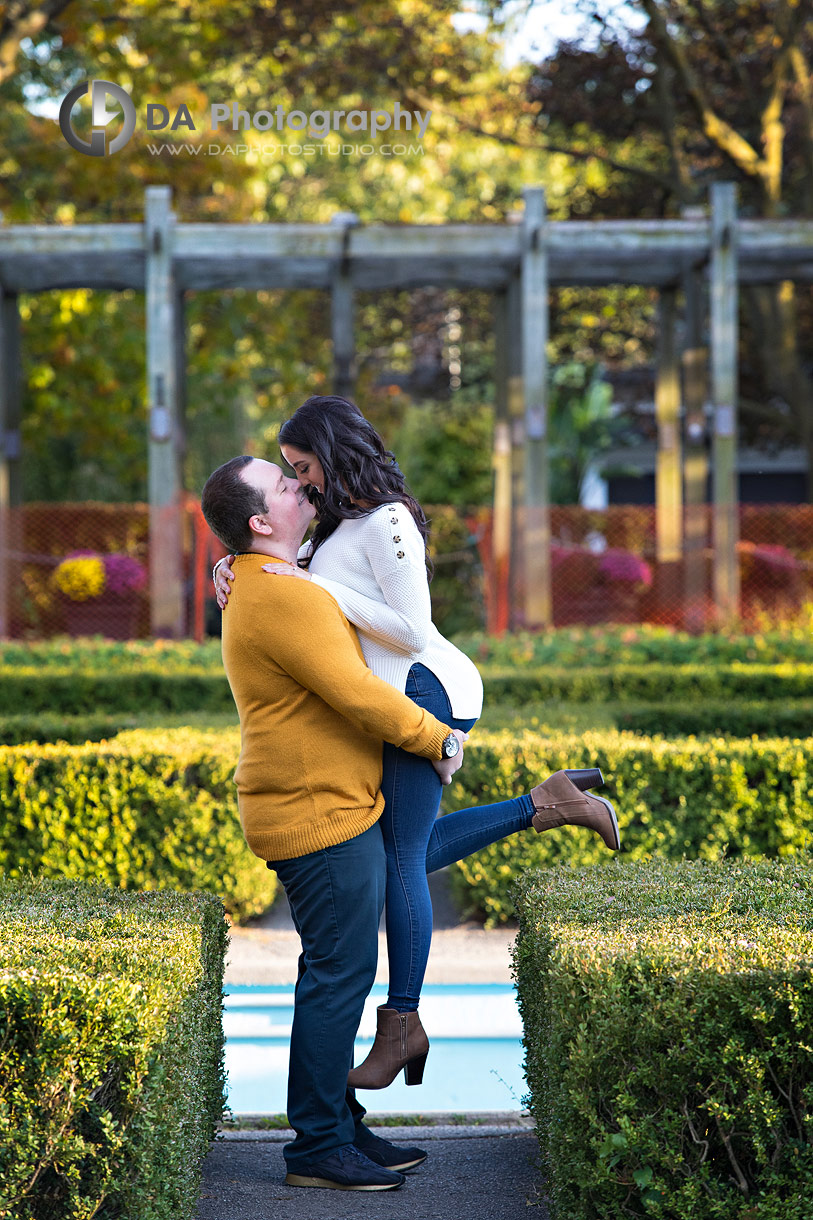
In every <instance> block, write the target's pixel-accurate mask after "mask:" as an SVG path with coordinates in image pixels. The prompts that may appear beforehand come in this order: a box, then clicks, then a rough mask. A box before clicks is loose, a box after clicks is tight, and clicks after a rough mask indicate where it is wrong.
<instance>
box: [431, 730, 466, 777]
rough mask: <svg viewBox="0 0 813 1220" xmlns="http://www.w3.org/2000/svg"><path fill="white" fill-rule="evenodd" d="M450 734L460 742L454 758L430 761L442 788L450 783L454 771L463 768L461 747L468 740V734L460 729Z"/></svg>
mask: <svg viewBox="0 0 813 1220" xmlns="http://www.w3.org/2000/svg"><path fill="white" fill-rule="evenodd" d="M452 732H453V733H454V735H455V737H456V738H457V740H458V741H459V742H460V749H459V750H458V751H457V753H456V754H455V756H454V758H436V759H433V760H432V766H433V767H434V768H435V770H436V771H437V773H438V775H439V776H440V782H441V783H442V784H443V786H444V787H446V785H447V784H450V783H451V782H452V776H453V775H454V773H455V771H459V770H460V768H461V767H462V766H463V746H464V745H465V743H466V742H467V741H468V739H469V735H468V733H464V732H462V731H461V730H460V729H452Z"/></svg>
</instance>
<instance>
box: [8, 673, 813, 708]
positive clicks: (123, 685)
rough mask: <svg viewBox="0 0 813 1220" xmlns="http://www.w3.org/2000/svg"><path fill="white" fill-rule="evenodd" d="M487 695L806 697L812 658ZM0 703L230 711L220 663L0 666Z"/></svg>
mask: <svg viewBox="0 0 813 1220" xmlns="http://www.w3.org/2000/svg"><path fill="white" fill-rule="evenodd" d="M482 674H483V683H484V686H485V694H486V699H487V700H494V701H506V700H510V701H513V702H514V703H517V704H526V703H538V702H539V701H540V700H542V699H565V700H570V701H572V702H582V703H583V702H593V703H596V702H598V703H607V702H610V701H622V702H623V701H626V702H630V701H633V702H634V701H639V702H640V701H646V702H662V701H663V699H664V697H665V696H668V697H669V698H670V699H673V700H681V701H693V700H698V701H702V700H706V699H715V700H717V701H720V700H723V699H725V700H729V701H730V700H732V699H763V700H764V699H776V700H783V701H784V700H787V699H797V698H805V697H807V698H810V697H811V692H812V691H813V665H799V664H796V665H794V664H785V665H755V664H743V663H740V662H734V663H732V664H730V665H714V666H713V665H705V666H704V665H657V664H647V665H613V666H586V667H577V666H569V667H560V668H556V667H553V666H547V667H545V668H539V669H527V668H516V669H491V668H484V669H483V670H482ZM0 705H2V706H4V707H8V708H11V707H13V708H18V709H24V710H25V711H26V712H28V713H34V712H62V713H64V714H67V715H79V714H87V713H96V714H98V713H102V712H105V713H118V714H121V713H123V712H124V713H126V714H127V715H135V714H137V713H138V712H143V711H174V712H178V711H190V710H195V711H209V712H222V711H234V700H233V699H232V696H231V691H230V690H229V684H228V682H227V680H226V676H225V674H224V672H223V670H222V668H220V667H218V668H216V669H206V668H203V667H201V668H198V669H194V668H192V667H189V668H186V669H184V670H178V671H177V672H173V671H172V670H167V669H164V668H161V669H157V668H147V667H144V666H142V667H139V668H137V669H135V668H134V669H130V670H128V669H124V668H122V669H115V670H110V671H102V670H94V669H84V670H81V671H78V672H77V670H75V669H56V668H50V669H38V668H35V667H28V668H20V667H16V668H10V667H0Z"/></svg>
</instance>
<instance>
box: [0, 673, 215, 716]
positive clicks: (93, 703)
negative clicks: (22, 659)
mask: <svg viewBox="0 0 813 1220" xmlns="http://www.w3.org/2000/svg"><path fill="white" fill-rule="evenodd" d="M0 701H2V703H3V705H4V706H6V707H24V708H26V709H27V710H28V711H29V712H63V713H65V714H66V715H79V714H86V713H88V712H122V711H126V712H127V714H128V715H133V714H136V713H138V712H146V711H176V712H184V711H190V710H192V709H194V710H195V711H202V712H223V711H232V710H234V700H233V699H232V695H231V691H230V690H229V684H228V681H227V680H226V675H225V673H224V672H223V669H222V667H221V668H220V669H219V670H213V669H192V668H190V669H187V670H181V671H178V672H177V673H173V672H172V671H171V670H169V671H167V670H166V669H163V668H162V669H157V668H147V667H144V668H140V669H130V670H128V669H118V670H110V671H107V672H104V671H94V670H92V669H85V670H79V671H77V670H75V669H56V668H49V669H35V668H31V667H29V668H26V669H23V668H15V669H11V668H6V669H0ZM236 715H237V713H236V711H235V717H236Z"/></svg>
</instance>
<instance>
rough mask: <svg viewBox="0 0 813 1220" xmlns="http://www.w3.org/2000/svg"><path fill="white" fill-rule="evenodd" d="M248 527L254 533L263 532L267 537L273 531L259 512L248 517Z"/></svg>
mask: <svg viewBox="0 0 813 1220" xmlns="http://www.w3.org/2000/svg"><path fill="white" fill-rule="evenodd" d="M248 528H249V529H250V530H251V531H252V532H253V533H255V534H264V535H265V536H266V537H267V538H270V537H271V535H272V534H273V532H274V531H273V530H272V528H271V526H270V524H269V522H268V521H266V520H265V518H264V517H261V516H260V515H259V513H255V514H254V516H253V517H249V519H248Z"/></svg>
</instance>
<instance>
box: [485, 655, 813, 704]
mask: <svg viewBox="0 0 813 1220" xmlns="http://www.w3.org/2000/svg"><path fill="white" fill-rule="evenodd" d="M481 672H482V674H483V682H484V686H485V692H486V699H494V700H509V699H510V700H513V701H514V702H515V703H533V702H539V700H540V699H566V700H570V701H571V702H580V703H609V702H612V701H621V702H623V701H628V702H629V701H638V700H640V701H646V702H662V701H663V700H664V698H667V697H668V698H669V699H679V700H683V701H689V700H705V699H708V698H711V699H716V700H718V701H719V700H721V699H729V700H730V699H781V700H785V699H796V698H810V697H811V693H812V692H813V665H800V664H790V663H787V664H783V665H756V664H750V663H741V662H733V663H732V664H730V665H659V664H655V663H652V664H648V665H610V666H606V667H605V666H583V667H582V666H571V667H568V668H555V667H553V666H549V667H546V668H540V669H530V668H516V669H505V670H500V669H491V668H484V669H482V671H481Z"/></svg>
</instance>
